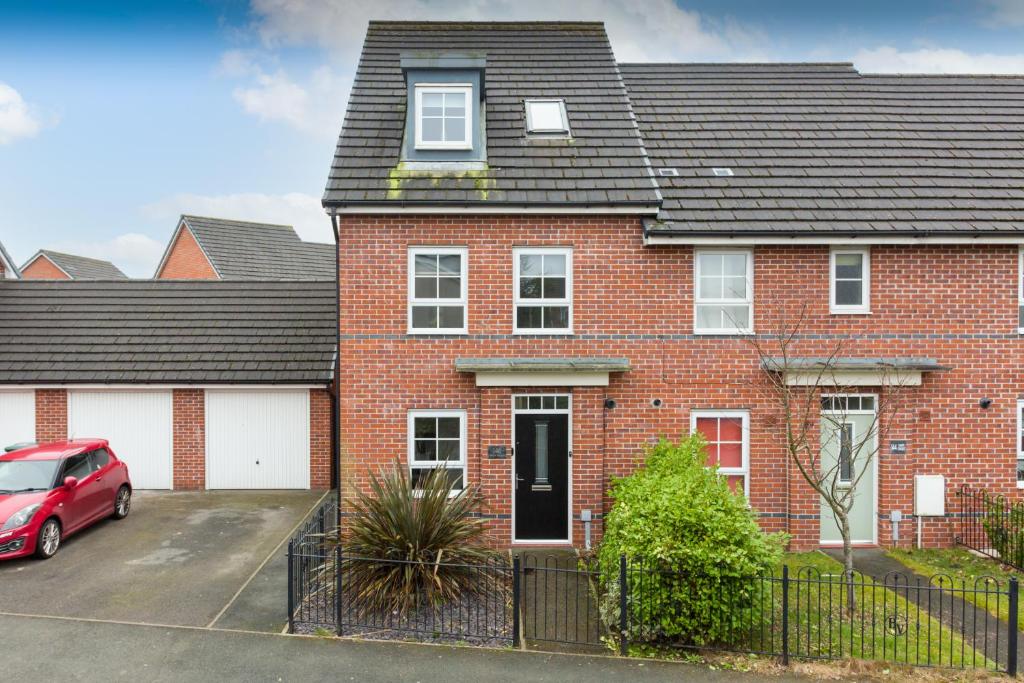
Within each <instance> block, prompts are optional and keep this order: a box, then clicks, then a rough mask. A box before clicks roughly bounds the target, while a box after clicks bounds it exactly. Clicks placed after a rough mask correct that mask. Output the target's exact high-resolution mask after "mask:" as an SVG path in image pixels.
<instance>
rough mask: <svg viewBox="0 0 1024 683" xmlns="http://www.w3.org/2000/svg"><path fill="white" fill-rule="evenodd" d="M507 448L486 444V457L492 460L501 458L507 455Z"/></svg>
mask: <svg viewBox="0 0 1024 683" xmlns="http://www.w3.org/2000/svg"><path fill="white" fill-rule="evenodd" d="M507 453H508V450H507V449H506V447H505V446H488V447H487V457H488V458H491V459H492V460H501V459H502V458H506V457H508V455H507Z"/></svg>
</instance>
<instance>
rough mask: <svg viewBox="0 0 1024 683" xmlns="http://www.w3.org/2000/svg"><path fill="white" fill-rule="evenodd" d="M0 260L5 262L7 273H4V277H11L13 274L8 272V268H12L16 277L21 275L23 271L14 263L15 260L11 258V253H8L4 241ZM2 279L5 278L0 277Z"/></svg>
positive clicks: (0, 250) (0, 244)
mask: <svg viewBox="0 0 1024 683" xmlns="http://www.w3.org/2000/svg"><path fill="white" fill-rule="evenodd" d="M0 262H3V265H4V273H5V274H4V278H11V275H10V274H7V271H8V270H10V271H11V273H13V274H14V275H13V277H14V278H17V277H20V276H21V272H20V271H19V270H18V267H17V266H15V265H14V261H12V260H11V255H10V254H8V253H7V250H6V249H4V243H3V242H0ZM0 279H3V278H0ZM12 279H13V278H12Z"/></svg>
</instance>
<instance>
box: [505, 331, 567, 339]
mask: <svg viewBox="0 0 1024 683" xmlns="http://www.w3.org/2000/svg"><path fill="white" fill-rule="evenodd" d="M512 334H517V335H522V336H524V337H528V336H536V335H548V336H553V337H571V336H572V330H554V329H547V330H531V329H525V330H520V329H514V330H512Z"/></svg>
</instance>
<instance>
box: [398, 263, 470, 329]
mask: <svg viewBox="0 0 1024 683" xmlns="http://www.w3.org/2000/svg"><path fill="white" fill-rule="evenodd" d="M468 261H469V250H468V249H466V248H465V247H413V248H411V249H409V333H410V334H465V333H466V330H467V318H468V310H467V308H468V307H467V305H466V301H467V288H468V284H467V281H468V276H469V272H468V271H469V264H468Z"/></svg>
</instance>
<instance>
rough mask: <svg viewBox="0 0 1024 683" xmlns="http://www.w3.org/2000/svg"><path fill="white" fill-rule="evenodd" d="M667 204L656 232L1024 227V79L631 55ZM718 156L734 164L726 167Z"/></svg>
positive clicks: (627, 69) (922, 231)
mask: <svg viewBox="0 0 1024 683" xmlns="http://www.w3.org/2000/svg"><path fill="white" fill-rule="evenodd" d="M620 69H621V71H622V74H623V77H624V78H625V81H626V85H627V87H628V89H629V94H630V98H631V100H632V104H633V110H634V112H635V114H636V117H637V120H638V122H639V125H640V130H641V133H642V135H643V137H644V142H645V145H646V148H647V151H648V153H649V154H650V156H651V163H652V165H653V166H654V169H655V172H656V173H657V172H658V169H659V168H661V167H670V168H675V169H677V170H678V172H679V176H678V177H661V176H657V181H658V184H659V185H660V187H661V193H662V195H663V197H664V203H663V206H662V210H661V213H660V214H659V216H658V220H657V221H654V220H651V221H648V222H647V229H648V233H649V234H655V235H656V234H659V233H667V234H676V235H723V234H728V235H743V234H747V235H760V234H779V235H788V234H795V235H807V234H824V235H841V234H865V233H867V234H884V235H893V234H905V235H915V236H922V235H944V234H951V235H959V234H965V233H967V234H978V233H989V234H992V233H996V234H1006V233H1012V232H1019V231H1020V230H1021V229H1022V228H1024V77H1013V76H887V75H862V74H860V73H858V72H857V71H856V70H855V69H854V68H853V66H852V65H851V64H621V65H620ZM713 167H726V168H731V169H732V171H733V173H734V175H733V176H732V177H715V176H713V175H712V170H711V169H712V168H713Z"/></svg>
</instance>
